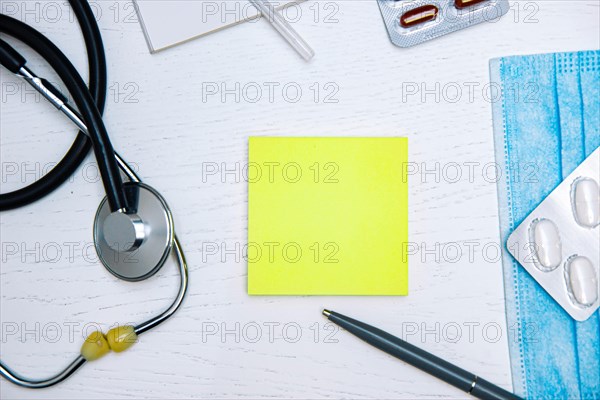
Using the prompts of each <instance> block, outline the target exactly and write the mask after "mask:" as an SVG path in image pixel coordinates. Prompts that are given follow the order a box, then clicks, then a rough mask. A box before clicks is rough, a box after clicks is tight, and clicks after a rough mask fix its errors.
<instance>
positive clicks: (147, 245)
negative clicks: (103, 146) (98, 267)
mask: <svg viewBox="0 0 600 400" xmlns="http://www.w3.org/2000/svg"><path fill="white" fill-rule="evenodd" d="M124 185H125V191H126V195H127V200H128V202H127V204H128V209H127V210H121V211H117V212H111V211H110V208H109V205H108V201H107V199H106V198H104V200H102V202H101V203H100V206H99V207H98V212H97V213H96V218H95V220H94V244H95V246H96V252H97V253H98V257H99V259H100V261H101V262H102V264H103V265H104V266H105V267H106V269H108V270H109V271H110V273H112V274H113V275H115V276H117V277H118V278H121V279H124V280H127V281H140V280H143V279H146V278H149V277H151V276H152V275H154V274H155V273H156V272H158V270H159V269H160V268H161V267H162V266H163V264H164V263H165V261H166V259H167V257H168V256H169V253H170V252H171V247H172V246H173V236H174V233H173V231H174V229H173V217H172V215H171V211H170V210H169V207H168V205H167V203H166V201H165V200H164V199H163V198H162V196H161V195H160V194H159V193H158V192H157V191H156V190H154V189H153V188H151V187H150V186H148V185H146V184H144V183H141V182H128V183H125V184H124Z"/></svg>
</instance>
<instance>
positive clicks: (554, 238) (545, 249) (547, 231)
mask: <svg viewBox="0 0 600 400" xmlns="http://www.w3.org/2000/svg"><path fill="white" fill-rule="evenodd" d="M531 233H532V238H531V239H532V242H533V244H534V251H535V256H536V260H537V262H538V263H539V266H541V267H542V269H544V270H553V269H555V268H556V267H558V266H559V265H560V262H561V261H562V244H561V242H560V235H559V234H558V228H557V227H556V225H555V224H554V222H552V221H550V220H549V219H545V218H542V219H537V220H535V221H533V230H532V232H531Z"/></svg>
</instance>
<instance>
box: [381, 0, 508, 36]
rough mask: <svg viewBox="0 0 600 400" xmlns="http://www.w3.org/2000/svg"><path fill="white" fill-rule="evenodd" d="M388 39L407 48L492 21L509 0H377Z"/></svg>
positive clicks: (497, 16) (503, 9)
mask: <svg viewBox="0 0 600 400" xmlns="http://www.w3.org/2000/svg"><path fill="white" fill-rule="evenodd" d="M377 2H378V3H379V9H380V10H381V15H382V17H383V20H384V22H385V26H386V28H387V31H388V34H389V35H390V40H391V41H392V43H394V44H395V45H396V46H399V47H410V46H414V45H416V44H419V43H422V42H425V41H427V40H431V39H434V38H436V37H439V36H442V35H445V34H447V33H451V32H454V31H457V30H460V29H464V28H467V27H469V26H471V25H475V24H479V23H481V22H486V21H487V22H495V21H497V20H498V19H500V17H501V16H503V15H504V14H506V13H507V12H508V9H509V4H508V0H433V1H425V0H377Z"/></svg>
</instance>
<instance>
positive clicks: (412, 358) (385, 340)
mask: <svg viewBox="0 0 600 400" xmlns="http://www.w3.org/2000/svg"><path fill="white" fill-rule="evenodd" d="M323 315H325V316H326V317H327V318H328V319H329V320H330V321H331V322H333V323H334V324H336V325H339V326H340V327H342V328H344V329H345V330H347V331H348V332H350V333H352V334H353V335H355V336H357V337H359V338H361V339H362V340H364V341H365V342H367V343H369V344H370V345H372V346H375V347H377V348H378V349H380V350H383V351H385V352H386V353H388V354H390V355H392V356H394V357H396V358H399V359H400V360H402V361H404V362H406V363H408V364H410V365H412V366H413V367H417V368H419V369H420V370H422V371H424V372H427V373H429V374H431V375H433V376H435V377H436V378H438V379H441V380H443V381H444V382H446V383H448V384H450V385H452V386H454V387H457V388H458V389H461V390H463V391H465V392H467V393H469V394H471V395H473V396H475V397H477V398H480V399H490V400H509V399H510V400H520V397H518V396H516V395H514V394H513V393H510V392H508V391H506V390H504V389H502V388H501V387H499V386H496V385H494V384H493V383H490V382H488V381H486V380H485V379H482V378H480V377H478V376H477V375H475V374H473V373H471V372H468V371H465V370H464V369H462V368H459V367H457V366H456V365H454V364H451V363H449V362H448V361H444V360H442V359H441V358H439V357H436V356H434V355H433V354H431V353H428V352H426V351H425V350H421V349H419V348H418V347H416V346H413V345H412V344H410V343H408V342H406V341H404V340H402V339H400V338H398V337H396V336H393V335H390V334H389V333H387V332H384V331H382V330H381V329H378V328H375V327H374V326H371V325H367V324H365V323H363V322H360V321H357V320H355V319H352V318H349V317H346V316H345V315H342V314H339V313H336V312H334V311H329V310H323Z"/></svg>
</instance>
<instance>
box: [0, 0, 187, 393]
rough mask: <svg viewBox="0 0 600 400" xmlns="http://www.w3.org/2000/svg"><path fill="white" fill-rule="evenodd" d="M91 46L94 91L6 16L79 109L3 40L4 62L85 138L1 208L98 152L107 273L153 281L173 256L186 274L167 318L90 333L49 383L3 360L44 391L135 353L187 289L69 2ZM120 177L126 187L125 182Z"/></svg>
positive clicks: (44, 190) (27, 197)
mask: <svg viewBox="0 0 600 400" xmlns="http://www.w3.org/2000/svg"><path fill="white" fill-rule="evenodd" d="M69 3H70V5H71V7H72V8H73V12H74V14H75V15H76V17H77V20H78V22H79V25H80V27H81V30H82V33H83V37H84V40H85V45H86V50H87V53H88V64H89V70H90V85H89V88H88V87H87V86H86V85H85V83H84V81H83V79H82V78H81V76H80V75H79V73H78V72H77V70H76V69H75V67H74V66H73V65H72V64H71V62H70V61H69V60H68V59H67V57H66V56H65V55H64V54H63V53H62V52H61V51H60V50H59V49H58V48H57V47H56V46H55V45H54V44H53V43H52V42H51V41H50V40H49V39H47V38H46V37H45V36H44V35H43V34H41V33H39V32H38V31H37V30H35V29H33V28H32V27H30V26H28V25H26V24H24V23H23V22H21V21H19V20H16V19H13V18H10V17H8V16H6V15H2V14H0V32H2V33H5V34H8V35H9V36H12V37H14V38H16V39H18V40H20V41H21V42H23V43H25V44H27V45H28V46H29V47H31V48H32V49H33V50H35V51H36V52H37V53H39V54H40V55H41V56H42V57H43V58H44V59H45V60H46V61H47V62H48V63H49V64H50V66H51V67H52V68H53V69H54V70H55V71H56V73H57V74H58V76H59V77H60V79H61V80H62V81H63V83H64V84H65V85H66V87H67V90H68V91H69V94H70V95H71V97H72V98H73V101H74V102H75V105H76V106H77V109H78V110H79V112H78V111H76V110H75V109H74V108H73V107H71V105H70V104H68V101H67V98H66V97H65V96H64V95H63V94H62V93H60V92H59V91H58V90H57V89H56V87H54V86H53V85H52V84H50V83H49V82H48V81H46V80H45V79H43V78H40V77H38V76H36V75H35V74H34V73H33V72H32V71H31V70H30V69H29V68H27V67H26V60H25V58H24V57H23V56H22V55H21V54H20V53H19V52H17V51H16V50H15V49H14V48H13V47H11V46H10V45H9V44H8V43H6V42H5V41H3V40H2V39H0V63H1V64H2V65H3V66H4V67H5V68H7V69H8V70H9V71H11V72H13V73H14V74H16V75H17V76H19V77H21V78H23V79H24V80H25V81H27V82H28V83H29V84H30V85H31V86H33V87H34V88H35V89H36V90H37V91H38V92H39V93H41V95H42V96H43V97H44V98H46V99H47V100H48V101H50V103H52V104H53V105H54V106H55V107H56V108H58V109H59V110H60V111H62V112H63V113H64V114H65V115H66V116H67V117H68V118H69V119H70V120H71V121H73V123H75V125H77V127H78V128H79V130H80V132H79V134H78V135H77V138H76V139H75V141H74V143H73V145H72V146H71V148H70V149H69V151H68V152H67V154H66V155H65V157H64V158H63V159H62V160H61V161H60V162H59V163H58V164H57V165H56V167H54V169H52V170H51V171H50V172H49V173H48V174H46V175H45V176H43V177H42V178H41V179H40V180H37V181H36V182H34V183H33V184H31V185H29V186H27V187H25V188H23V189H19V190H17V191H14V192H11V193H6V194H2V195H0V210H2V211H4V210H8V209H13V208H17V207H20V206H23V205H26V204H29V203H32V202H34V201H35V200H38V199H40V198H41V197H43V196H45V195H46V194H48V193H50V192H51V191H53V190H54V189H56V188H57V187H58V186H60V185H61V184H62V183H63V182H64V181H65V180H66V179H68V178H69V177H70V176H71V175H72V173H73V172H74V171H75V169H76V168H77V167H78V166H79V165H80V164H81V162H82V161H83V159H84V158H85V156H86V155H87V153H88V151H89V149H90V147H91V148H92V149H93V151H94V154H95V157H96V160H97V162H98V168H99V171H100V174H101V177H102V183H103V185H104V189H105V191H106V197H105V198H104V199H103V200H102V202H101V203H100V206H99V207H98V211H97V213H96V217H95V219H94V227H93V230H94V232H93V233H94V245H95V248H96V252H97V253H98V257H99V259H100V261H101V262H102V264H103V265H104V266H105V267H106V269H107V270H108V271H109V272H110V273H112V274H113V275H115V276H116V277H118V278H120V279H124V280H127V281H141V280H144V279H147V278H149V277H151V276H152V275H154V274H155V273H156V272H158V270H159V269H160V268H161V267H162V266H163V265H164V264H165V261H166V260H167V258H168V256H169V254H171V253H173V254H174V256H175V258H176V260H177V263H178V269H179V274H180V283H179V291H178V292H177V296H176V297H175V299H174V301H173V303H172V304H171V305H170V306H169V308H167V309H166V310H164V311H163V312H162V313H160V314H158V315H156V316H154V317H152V318H150V319H149V320H147V321H145V322H142V323H141V324H138V325H135V326H119V327H116V328H113V329H111V330H109V331H108V332H106V333H102V332H99V331H96V332H92V333H91V334H90V335H89V336H88V337H87V338H86V339H85V341H84V343H83V345H82V347H81V351H80V354H79V355H78V356H77V357H76V358H75V360H74V361H73V362H72V363H71V364H69V365H68V366H67V367H66V368H65V369H64V370H63V371H61V372H60V373H58V374H56V375H55V376H53V377H50V378H48V379H43V380H35V379H28V378H24V377H22V376H20V375H18V374H16V373H14V372H13V371H12V370H10V369H9V368H8V367H7V366H6V365H5V364H4V363H2V362H1V361H0V375H2V376H3V377H4V378H6V379H7V380H9V381H10V382H13V383H15V384H17V385H20V386H24V387H28V388H43V387H48V386H52V385H55V384H57V383H59V382H61V381H63V380H64V379H66V378H68V377H69V376H70V375H71V374H73V373H74V372H75V371H76V370H77V369H79V368H80V367H81V366H82V365H84V364H85V363H86V362H87V361H93V360H95V359H98V358H100V357H102V356H104V355H105V354H107V353H108V352H110V351H114V352H121V351H124V350H126V349H127V348H129V347H131V345H133V344H134V343H135V342H136V341H137V337H138V336H139V335H140V334H142V333H144V332H147V331H149V330H150V329H152V328H154V327H156V326H157V325H159V324H160V323H161V322H164V321H165V320H166V319H168V318H169V317H171V316H172V315H173V314H174V313H175V312H176V311H177V309H178V308H179V307H180V306H181V303H182V301H183V298H184V296H185V293H186V290H187V285H188V271H187V264H186V260H185V255H184V253H183V250H182V248H181V244H180V243H179V240H178V239H177V236H176V235H175V229H174V227H173V217H172V215H171V211H170V210H169V207H168V205H167V203H166V201H165V200H164V199H163V197H162V196H161V195H160V194H159V193H158V192H157V191H156V190H154V189H153V188H152V187H150V186H148V185H146V184H145V183H143V182H142V181H141V179H140V178H139V177H138V176H137V175H136V173H135V172H134V171H133V169H132V168H130V166H129V165H128V164H127V163H126V162H125V160H123V158H122V157H121V156H119V155H118V154H117V153H116V152H115V151H114V149H113V147H112V145H111V143H110V140H109V137H108V134H107V132H106V128H105V127H104V123H103V121H102V116H101V113H102V111H103V109H104V101H105V100H104V99H105V95H106V61H105V56H104V48H103V44H102V38H101V36H100V30H99V28H98V25H97V23H96V20H95V17H94V15H93V13H92V10H91V8H90V6H89V4H87V2H85V1H83V0H69ZM121 172H122V173H123V174H124V175H125V176H126V177H127V179H128V181H127V182H123V180H122V178H121Z"/></svg>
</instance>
